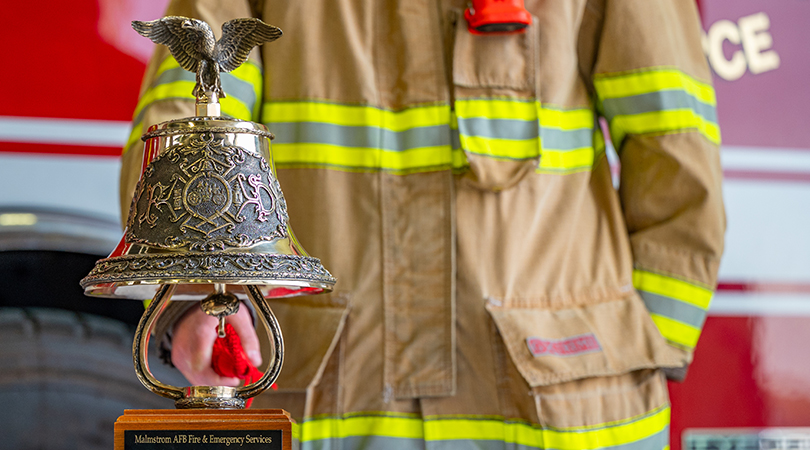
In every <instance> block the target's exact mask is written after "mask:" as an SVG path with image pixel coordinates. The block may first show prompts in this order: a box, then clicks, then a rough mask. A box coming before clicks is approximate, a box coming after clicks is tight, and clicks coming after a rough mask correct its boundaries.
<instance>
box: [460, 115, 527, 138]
mask: <svg viewBox="0 0 810 450" xmlns="http://www.w3.org/2000/svg"><path fill="white" fill-rule="evenodd" d="M538 126H539V124H538V122H537V120H536V119H533V120H516V119H487V118H485V117H473V118H469V119H462V118H459V119H458V129H459V131H460V132H461V134H463V135H465V136H479V137H484V138H490V139H515V140H517V139H534V138H536V137H537V134H538Z"/></svg>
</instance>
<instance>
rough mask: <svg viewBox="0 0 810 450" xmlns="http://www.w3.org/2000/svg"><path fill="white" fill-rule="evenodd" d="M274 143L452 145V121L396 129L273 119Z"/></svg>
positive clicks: (395, 147)
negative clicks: (400, 129) (446, 123)
mask: <svg viewBox="0 0 810 450" xmlns="http://www.w3.org/2000/svg"><path fill="white" fill-rule="evenodd" d="M266 125H267V127H268V128H270V129H271V130H273V134H275V136H276V138H275V139H274V140H273V143H274V144H306V143H309V144H328V145H336V146H340V147H356V148H373V149H382V150H390V151H404V150H410V149H414V148H424V147H437V146H443V145H450V143H451V133H450V125H434V126H428V127H419V128H410V129H407V130H404V131H392V130H388V129H385V128H379V127H371V126H346V125H335V124H331V123H321V122H272V123H267V124H266Z"/></svg>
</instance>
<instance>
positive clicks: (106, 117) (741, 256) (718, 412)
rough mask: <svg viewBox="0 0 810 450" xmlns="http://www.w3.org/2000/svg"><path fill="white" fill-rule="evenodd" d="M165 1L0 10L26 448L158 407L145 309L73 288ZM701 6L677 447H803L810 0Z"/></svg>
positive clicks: (1, 279) (14, 378) (16, 393)
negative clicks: (709, 288) (695, 267)
mask: <svg viewBox="0 0 810 450" xmlns="http://www.w3.org/2000/svg"><path fill="white" fill-rule="evenodd" d="M165 4H166V0H160V1H156V0H149V1H147V0H75V1H73V2H55V1H46V2H40V3H38V4H37V5H38V6H39V8H37V9H36V10H34V9H33V8H31V6H30V5H31V3H30V2H9V3H8V4H6V5H4V13H5V18H6V20H4V21H3V25H2V31H0V33H2V35H3V42H4V43H5V45H4V48H5V50H6V52H5V54H4V55H3V59H4V61H5V62H6V67H5V70H3V71H0V86H3V87H4V89H3V101H2V102H0V187H1V188H0V286H2V287H1V288H0V397H2V398H3V399H4V404H6V405H12V406H13V407H7V408H2V410H0V423H2V424H3V426H2V429H3V430H9V429H12V430H14V429H16V430H31V431H30V432H29V431H20V432H18V433H17V434H18V435H22V434H25V433H29V434H28V435H27V439H29V441H26V442H33V444H30V446H32V448H62V447H59V446H57V445H55V444H53V441H54V440H55V439H57V440H58V439H60V437H59V436H66V435H64V434H49V433H48V431H47V430H52V431H54V432H57V431H56V428H54V427H56V426H57V425H56V424H55V423H57V422H58V423H59V424H61V425H59V426H62V427H63V428H60V429H59V431H58V433H67V431H62V430H64V429H73V430H74V431H72V432H73V433H86V435H84V434H83V435H81V436H79V437H78V438H77V439H79V441H80V442H84V443H86V446H84V447H83V448H95V447H94V446H99V448H101V447H104V446H108V444H105V443H103V442H100V441H98V438H97V437H96V436H97V435H104V436H107V435H108V436H110V438H111V436H112V433H111V432H110V430H111V429H110V428H109V423H108V421H110V420H111V418H114V417H116V416H117V415H118V414H119V413H120V411H121V410H122V409H124V408H125V407H133V406H136V407H150V406H160V407H171V405H170V404H165V403H162V402H163V399H160V398H157V397H156V396H154V395H152V394H151V393H149V392H147V391H146V390H145V389H143V388H142V387H140V385H138V382H137V380H135V377H134V373H133V371H132V367H131V359H130V347H129V346H130V336H131V334H130V333H131V330H130V329H129V328H128V327H131V326H132V324H134V323H135V322H136V321H137V319H138V318H139V317H140V315H141V313H142V311H143V309H142V305H140V304H138V302H125V301H113V300H93V299H88V298H85V297H83V295H82V292H81V290H80V288H79V287H78V284H77V281H78V279H79V278H81V277H82V276H84V275H85V274H86V273H87V272H89V270H90V268H91V267H92V264H93V262H94V261H95V260H96V259H98V258H99V257H101V256H106V254H107V253H108V252H109V251H110V249H112V248H113V247H114V246H115V244H116V243H117V241H118V239H120V236H121V228H120V222H119V218H118V214H119V206H118V181H117V177H118V169H119V164H120V163H119V159H118V157H119V155H120V151H121V148H122V146H123V144H124V142H125V141H126V139H127V138H128V135H129V131H130V130H129V127H130V122H129V120H130V118H131V114H132V111H133V110H134V108H135V104H136V101H137V95H138V89H139V86H140V80H141V77H142V74H143V71H144V68H145V62H146V61H147V59H148V58H149V56H150V54H151V51H152V44H151V43H150V42H149V41H148V40H146V39H143V38H140V37H139V36H137V35H136V34H135V33H134V32H132V31H131V30H130V27H129V22H130V21H131V20H134V19H139V20H151V19H155V18H158V17H160V16H161V15H162V12H163V9H164V8H165ZM698 6H699V9H700V12H701V15H702V19H703V25H704V29H705V32H704V36H703V46H704V51H705V53H706V56H707V58H708V61H709V63H710V65H711V68H712V70H713V73H714V83H715V88H716V91H717V104H718V107H717V111H718V117H719V122H720V128H721V130H722V136H723V145H722V162H723V170H724V174H725V182H724V196H725V201H726V208H727V215H728V232H727V234H726V238H727V247H726V248H727V250H726V254H725V256H724V259H723V262H722V265H721V268H720V283H719V286H718V290H717V293H716V295H715V297H714V299H713V302H712V305H711V309H710V311H709V318H708V319H707V322H706V325H705V329H704V332H703V334H702V336H701V338H700V342H699V343H698V346H697V351H696V359H695V362H694V364H693V365H692V366H691V367H690V369H689V374H688V377H687V380H686V381H685V382H684V383H671V384H670V393H671V397H672V404H673V407H672V425H671V428H670V431H671V434H672V440H671V441H672V448H673V449H675V450H678V449H680V448H688V449H713V448H717V449H720V448H728V449H732V448H751V449H753V448H810V431H808V430H805V429H803V428H801V427H804V426H808V427H810V346H807V344H806V343H807V342H810V126H808V125H810V113H808V112H807V110H808V105H810V83H808V80H810V50H808V48H810V47H808V46H809V45H810V1H808V0H778V1H773V0H771V1H766V0H701V1H700V2H699V4H698ZM12 344H13V345H12ZM154 366H159V365H158V364H155V365H154ZM153 368H154V369H156V370H160V369H159V367H153ZM159 376H164V377H173V376H177V375H176V374H172V373H165V374H162V375H161V374H159ZM178 384H182V382H178ZM105 420H106V421H107V422H105ZM88 423H92V424H94V425H93V426H94V427H96V430H95V433H93V431H92V430H91V431H82V430H85V429H87V424H88ZM76 424H83V426H82V427H79V426H74V425H76ZM90 428H93V427H90ZM99 430H100V431H99ZM0 434H3V435H5V434H6V433H5V432H4V433H0ZM3 439H6V438H5V437H4V438H3ZM0 442H4V441H0ZM20 442H21V441H20ZM5 443H6V444H9V442H8V441H5ZM790 445H793V446H792V447H790ZM2 446H3V445H0V447H2ZM13 447H19V446H13Z"/></svg>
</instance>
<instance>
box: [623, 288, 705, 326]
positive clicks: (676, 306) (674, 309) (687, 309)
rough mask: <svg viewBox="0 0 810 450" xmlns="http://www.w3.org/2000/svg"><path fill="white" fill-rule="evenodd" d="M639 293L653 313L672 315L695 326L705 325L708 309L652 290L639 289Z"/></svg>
mask: <svg viewBox="0 0 810 450" xmlns="http://www.w3.org/2000/svg"><path fill="white" fill-rule="evenodd" d="M638 293H639V294H640V295H641V298H642V299H643V300H644V304H645V305H647V310H648V311H650V312H651V313H655V314H659V315H662V316H666V317H670V318H672V319H675V320H677V321H678V322H683V323H685V324H687V325H691V326H693V327H695V328H701V327H702V326H703V321H704V320H705V319H706V311H704V310H703V309H701V308H698V307H697V306H695V305H690V304H689V303H685V302H682V301H680V300H676V299H674V298H670V297H665V296H663V295H658V294H653V293H651V292H646V291H638Z"/></svg>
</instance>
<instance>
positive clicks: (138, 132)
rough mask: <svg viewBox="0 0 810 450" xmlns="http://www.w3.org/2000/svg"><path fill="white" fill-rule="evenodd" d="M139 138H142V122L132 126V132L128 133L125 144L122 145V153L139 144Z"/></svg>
mask: <svg viewBox="0 0 810 450" xmlns="http://www.w3.org/2000/svg"><path fill="white" fill-rule="evenodd" d="M141 136H143V122H138V123H136V124H134V125H132V131H130V132H129V137H128V138H127V143H126V144H125V145H124V153H126V151H127V150H128V149H129V148H130V147H132V146H133V145H135V144H138V143H139V142H141Z"/></svg>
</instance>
